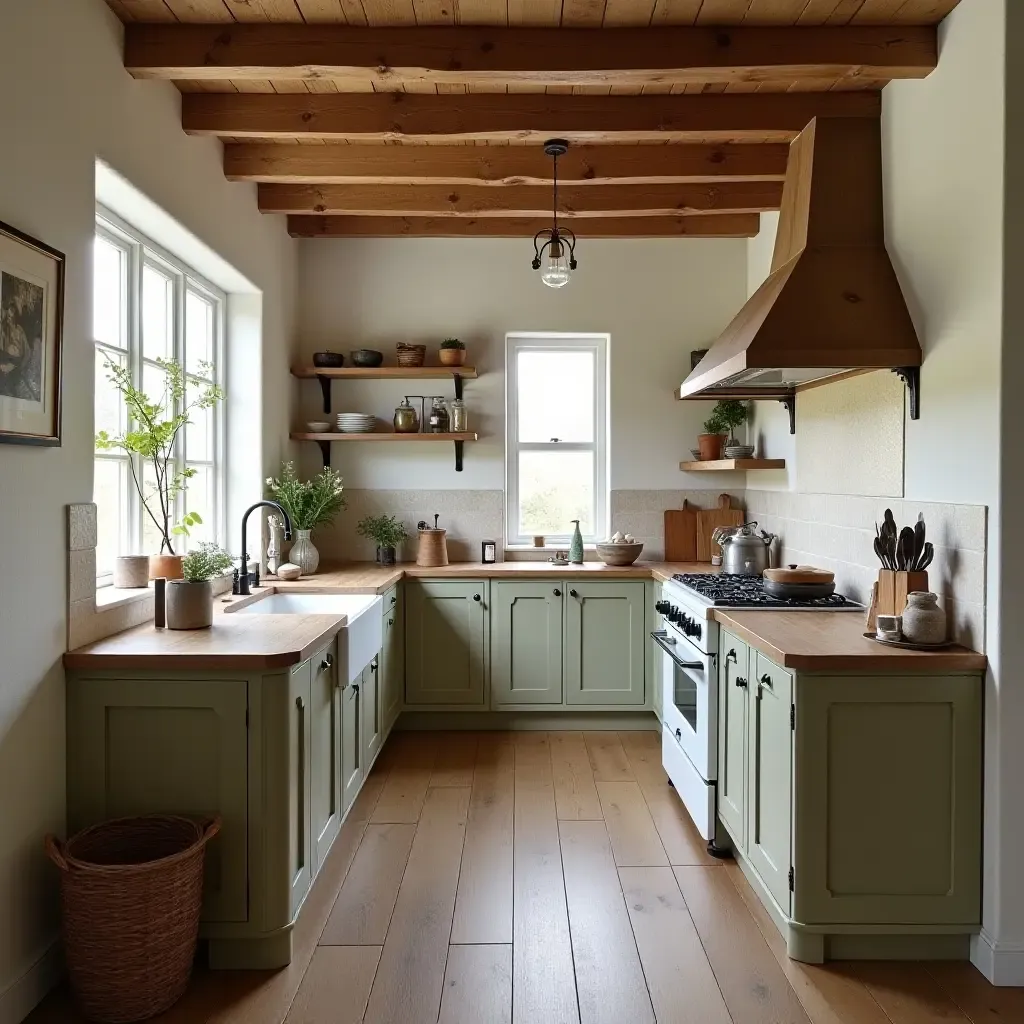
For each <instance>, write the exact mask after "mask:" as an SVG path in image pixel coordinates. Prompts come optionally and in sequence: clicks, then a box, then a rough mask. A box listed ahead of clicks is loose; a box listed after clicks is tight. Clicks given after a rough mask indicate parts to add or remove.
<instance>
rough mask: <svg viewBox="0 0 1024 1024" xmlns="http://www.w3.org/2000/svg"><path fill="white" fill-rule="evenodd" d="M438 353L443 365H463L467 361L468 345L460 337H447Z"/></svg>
mask: <svg viewBox="0 0 1024 1024" xmlns="http://www.w3.org/2000/svg"><path fill="white" fill-rule="evenodd" d="M438 354H439V355H440V357H441V364H442V365H443V366H461V365H462V364H463V363H464V362H465V361H466V346H465V345H464V344H463V343H462V342H461V341H459V339H458V338H445V339H444V341H442V342H441V351H440V352H439V353H438Z"/></svg>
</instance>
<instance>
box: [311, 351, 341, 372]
mask: <svg viewBox="0 0 1024 1024" xmlns="http://www.w3.org/2000/svg"><path fill="white" fill-rule="evenodd" d="M313 365H314V366H319V367H321V368H322V369H328V368H330V369H337V368H338V367H341V366H344V365H345V357H344V356H343V355H342V354H341V353H340V352H314V353H313Z"/></svg>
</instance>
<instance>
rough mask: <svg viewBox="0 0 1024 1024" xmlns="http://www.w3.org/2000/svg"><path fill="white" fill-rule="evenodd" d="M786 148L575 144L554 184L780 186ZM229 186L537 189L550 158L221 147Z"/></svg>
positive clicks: (490, 152)
mask: <svg viewBox="0 0 1024 1024" xmlns="http://www.w3.org/2000/svg"><path fill="white" fill-rule="evenodd" d="M788 155H789V147H788V146H786V145H782V144H774V145H772V144H764V145H760V146H758V145H724V146H713V145H704V146H700V145H679V146H574V147H572V148H571V149H570V150H569V152H568V153H566V155H565V156H563V157H561V158H560V159H559V161H558V180H559V181H562V182H567V183H568V182H572V183H575V184H579V185H582V184H611V183H614V184H619V185H629V184H637V183H640V182H643V181H647V182H661V183H666V184H667V183H670V182H675V183H680V182H724V181H782V179H783V178H784V177H785V174H786V159H787V157H788ZM224 174H225V175H226V176H227V178H228V179H229V180H230V181H263V182H280V183H286V184H292V185H307V184H317V183H321V184H333V185H345V184H348V185H358V184H374V183H379V182H390V183H392V184H405V185H430V184H448V185H494V186H504V185H540V184H546V183H547V184H549V183H550V182H551V177H552V174H551V160H550V159H549V158H548V157H546V156H545V155H544V154H543V153H541V152H538V151H537V150H536V149H534V148H533V147H526V146H300V145H281V144H262V145H261V144H258V143H249V144H246V143H233V144H229V145H226V146H225V147H224Z"/></svg>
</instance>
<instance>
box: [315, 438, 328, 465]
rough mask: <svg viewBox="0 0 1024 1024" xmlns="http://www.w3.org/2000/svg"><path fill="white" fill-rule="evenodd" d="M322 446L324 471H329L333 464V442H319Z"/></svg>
mask: <svg viewBox="0 0 1024 1024" xmlns="http://www.w3.org/2000/svg"><path fill="white" fill-rule="evenodd" d="M317 444H318V445H319V446H320V454H321V455H322V456H323V459H324V469H327V468H328V467H329V466H330V464H331V442H330V441H317Z"/></svg>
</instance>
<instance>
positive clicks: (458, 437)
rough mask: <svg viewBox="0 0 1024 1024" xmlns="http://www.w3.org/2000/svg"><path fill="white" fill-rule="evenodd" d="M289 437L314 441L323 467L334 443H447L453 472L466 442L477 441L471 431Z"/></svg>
mask: <svg viewBox="0 0 1024 1024" xmlns="http://www.w3.org/2000/svg"><path fill="white" fill-rule="evenodd" d="M290 436H291V439H292V440H293V441H316V443H317V444H318V445H320V454H321V455H322V456H323V459H324V465H325V466H329V465H330V464H331V445H332V444H334V442H335V441H400V442H404V441H448V442H454V443H455V472H456V473H461V472H462V449H463V445H464V444H465V442H466V441H477V440H479V438H478V436H477V434H476V433H474V432H473V431H463V432H461V433H457V434H453V433H448V434H429V433H428V434H397V433H395V432H394V431H386V432H382V433H379V434H378V433H372V434H343V433H341V431H338V432H336V433H335V432H331V433H329V434H311V433H308V432H297V433H294V434H292V435H290Z"/></svg>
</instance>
